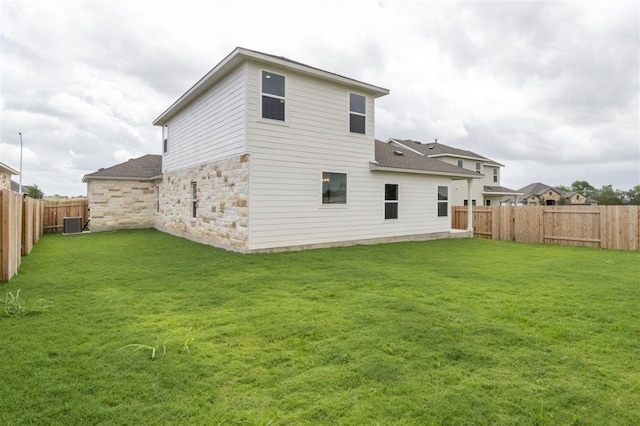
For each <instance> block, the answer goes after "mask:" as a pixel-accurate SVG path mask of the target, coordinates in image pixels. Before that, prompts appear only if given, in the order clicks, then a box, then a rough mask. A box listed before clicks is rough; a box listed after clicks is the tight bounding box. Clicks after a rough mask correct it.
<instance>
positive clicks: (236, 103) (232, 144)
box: [162, 66, 246, 172]
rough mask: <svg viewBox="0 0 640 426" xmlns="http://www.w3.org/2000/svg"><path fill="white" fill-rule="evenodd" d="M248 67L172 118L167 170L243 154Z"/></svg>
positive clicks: (163, 166) (233, 73)
mask: <svg viewBox="0 0 640 426" xmlns="http://www.w3.org/2000/svg"><path fill="white" fill-rule="evenodd" d="M245 76H246V72H245V67H244V66H241V67H239V68H237V69H236V70H235V71H233V72H232V73H231V74H230V75H229V76H227V77H226V78H225V79H224V80H223V81H222V82H221V83H219V84H217V85H216V86H215V87H214V88H213V89H211V90H209V91H208V92H206V93H205V94H203V95H202V96H200V97H199V98H197V99H196V100H195V101H194V102H192V103H191V104H190V105H189V106H187V107H186V108H185V109H183V110H182V111H180V112H179V113H178V114H177V115H176V116H175V117H173V118H171V119H170V120H169V127H170V132H171V135H170V137H169V147H168V150H167V152H166V153H165V154H164V155H163V158H162V163H163V165H162V168H163V171H164V172H170V171H175V170H181V169H185V168H188V167H193V166H196V165H199V164H203V163H209V162H212V161H217V160H221V159H224V158H229V157H232V156H235V155H240V154H242V153H244V150H245V135H246V132H245V131H246V82H245Z"/></svg>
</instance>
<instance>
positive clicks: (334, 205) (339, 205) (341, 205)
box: [318, 169, 351, 209]
mask: <svg viewBox="0 0 640 426" xmlns="http://www.w3.org/2000/svg"><path fill="white" fill-rule="evenodd" d="M324 173H335V174H342V175H345V176H346V177H347V196H346V197H345V202H344V203H326V204H325V203H323V202H322V189H323V184H324V182H323V181H322V179H323V176H322V175H323V174H324ZM318 180H319V181H320V191H319V192H320V205H319V208H321V209H336V208H342V209H344V208H347V207H349V194H350V193H351V192H350V191H349V173H348V172H345V171H337V170H331V169H321V170H320V179H318Z"/></svg>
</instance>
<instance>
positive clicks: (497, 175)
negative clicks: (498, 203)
mask: <svg viewBox="0 0 640 426" xmlns="http://www.w3.org/2000/svg"><path fill="white" fill-rule="evenodd" d="M499 181H500V169H499V168H497V167H494V168H493V183H499Z"/></svg>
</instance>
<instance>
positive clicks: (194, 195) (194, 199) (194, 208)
mask: <svg viewBox="0 0 640 426" xmlns="http://www.w3.org/2000/svg"><path fill="white" fill-rule="evenodd" d="M197 213H198V184H197V183H196V182H191V217H196V214H197Z"/></svg>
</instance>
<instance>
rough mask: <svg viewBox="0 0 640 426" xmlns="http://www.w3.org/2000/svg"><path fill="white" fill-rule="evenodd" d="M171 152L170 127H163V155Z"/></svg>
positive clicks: (166, 125)
mask: <svg viewBox="0 0 640 426" xmlns="http://www.w3.org/2000/svg"><path fill="white" fill-rule="evenodd" d="M167 151H169V125H168V124H165V125H164V126H162V153H163V154H164V153H166V152H167Z"/></svg>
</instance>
